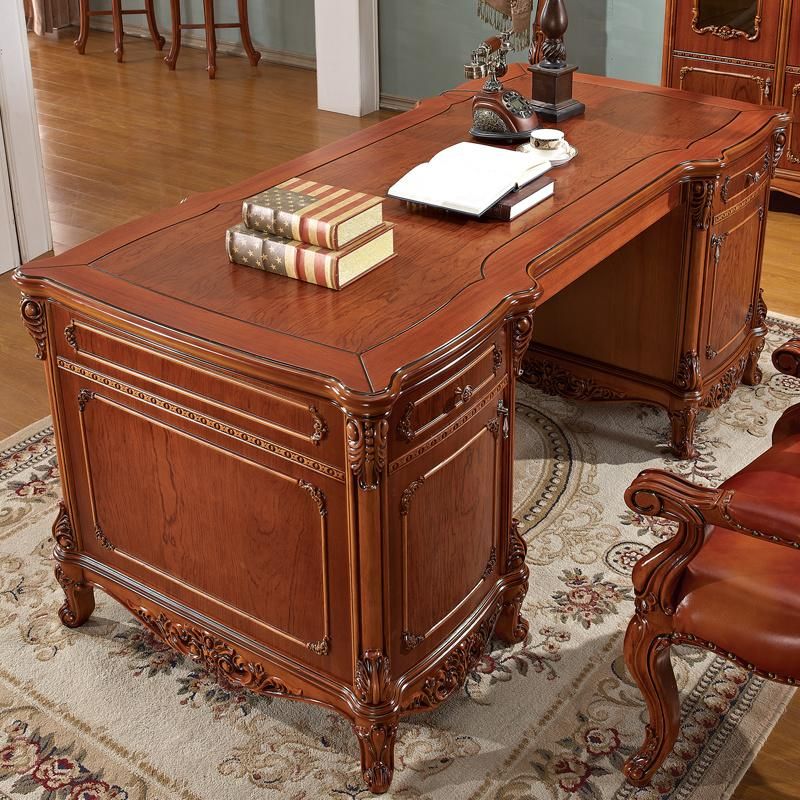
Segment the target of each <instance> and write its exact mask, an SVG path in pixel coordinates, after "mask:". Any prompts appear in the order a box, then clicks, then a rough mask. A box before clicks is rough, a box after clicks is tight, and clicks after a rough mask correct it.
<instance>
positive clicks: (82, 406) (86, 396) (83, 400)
mask: <svg viewBox="0 0 800 800" xmlns="http://www.w3.org/2000/svg"><path fill="white" fill-rule="evenodd" d="M95 396H96V395H95V393H94V392H93V391H91V389H81V390H80V391H79V392H78V409H79V410H80V412H81V413H83V412H84V411H85V410H86V406H87V405H88V404H89V401H90V400H92V399H94V397H95Z"/></svg>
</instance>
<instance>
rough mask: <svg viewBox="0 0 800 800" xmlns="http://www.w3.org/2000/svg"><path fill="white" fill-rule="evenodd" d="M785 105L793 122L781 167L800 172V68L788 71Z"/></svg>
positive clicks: (799, 15)
mask: <svg viewBox="0 0 800 800" xmlns="http://www.w3.org/2000/svg"><path fill="white" fill-rule="evenodd" d="M798 17H800V14H798ZM798 35H800V34H798ZM783 105H784V106H786V107H787V108H788V109H789V110H790V112H791V114H792V124H791V125H790V126H789V133H788V139H787V142H786V150H784V154H783V158H782V159H781V162H780V167H781V169H789V170H792V171H793V172H800V122H798V120H797V115H798V114H800V68H798V69H797V71H796V72H794V71H789V70H787V72H786V81H785V88H784V95H783Z"/></svg>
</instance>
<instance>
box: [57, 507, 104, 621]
mask: <svg viewBox="0 0 800 800" xmlns="http://www.w3.org/2000/svg"><path fill="white" fill-rule="evenodd" d="M53 538H54V539H55V541H56V552H55V553H54V555H55V558H56V566H55V575H56V580H57V581H58V582H59V584H60V585H61V588H62V589H63V590H64V594H65V595H66V600H65V601H64V605H62V606H61V608H60V609H59V611H58V616H59V617H60V618H61V621H62V622H63V623H64V625H66V626H67V627H68V628H78V627H80V626H81V625H83V623H84V622H86V620H88V619H89V617H90V616H91V615H92V611H94V589H93V588H92V587H91V586H90V585H89V584H87V583H86V582H85V580H84V576H83V570H82V569H80V567H76V566H74V565H72V564H67V563H62V562H61V561H60V560H58V556H59V552H61V553H69V552H71V551H74V550H75V534H74V533H73V530H72V523H71V522H70V518H69V513H68V512H67V507H66V505H65V504H64V503H63V502H62V503H61V504H60V507H59V512H58V516H57V517H56V521H55V522H54V523H53Z"/></svg>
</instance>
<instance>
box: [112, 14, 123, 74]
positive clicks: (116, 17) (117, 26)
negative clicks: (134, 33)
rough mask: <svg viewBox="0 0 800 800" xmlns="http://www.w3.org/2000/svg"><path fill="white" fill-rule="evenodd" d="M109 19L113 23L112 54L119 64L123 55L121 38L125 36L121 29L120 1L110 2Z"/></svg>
mask: <svg viewBox="0 0 800 800" xmlns="http://www.w3.org/2000/svg"><path fill="white" fill-rule="evenodd" d="M111 19H112V20H113V22H114V52H115V53H116V55H117V62H118V63H120V64H121V63H122V55H123V46H122V37H123V36H124V35H125V33H124V31H123V29H122V0H111Z"/></svg>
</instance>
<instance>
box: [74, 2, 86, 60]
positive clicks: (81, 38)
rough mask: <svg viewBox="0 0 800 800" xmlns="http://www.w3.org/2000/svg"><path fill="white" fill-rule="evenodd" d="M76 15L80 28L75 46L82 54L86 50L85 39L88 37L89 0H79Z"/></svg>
mask: <svg viewBox="0 0 800 800" xmlns="http://www.w3.org/2000/svg"><path fill="white" fill-rule="evenodd" d="M78 16H80V20H81V28H80V32H79V33H78V38H77V39H76V40H75V47H76V48H77V49H78V52H79V53H80V54H81V55H83V54H84V53H85V52H86V40H87V39H88V38H89V0H81V4H80V11H79V13H78Z"/></svg>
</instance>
